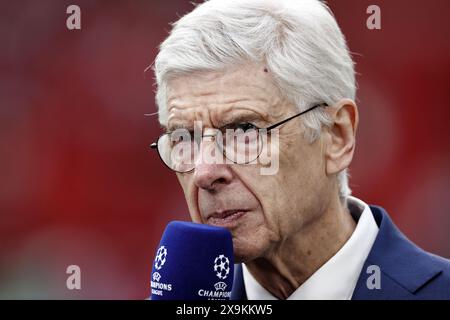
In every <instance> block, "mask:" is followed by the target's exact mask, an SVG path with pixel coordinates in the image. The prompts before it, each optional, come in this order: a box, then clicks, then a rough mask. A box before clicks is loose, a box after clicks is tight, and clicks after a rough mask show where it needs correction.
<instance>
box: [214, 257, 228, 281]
mask: <svg viewBox="0 0 450 320" xmlns="http://www.w3.org/2000/svg"><path fill="white" fill-rule="evenodd" d="M214 271H215V272H216V276H217V277H218V278H219V279H221V280H225V279H226V278H227V277H228V274H229V273H230V260H228V258H227V257H225V255H223V254H221V255H219V256H218V257H216V259H215V260H214Z"/></svg>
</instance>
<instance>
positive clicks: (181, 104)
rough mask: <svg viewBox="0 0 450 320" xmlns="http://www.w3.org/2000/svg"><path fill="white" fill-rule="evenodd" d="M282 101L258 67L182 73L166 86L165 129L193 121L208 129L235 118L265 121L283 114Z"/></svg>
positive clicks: (277, 91)
mask: <svg viewBox="0 0 450 320" xmlns="http://www.w3.org/2000/svg"><path fill="white" fill-rule="evenodd" d="M284 101H285V99H284V97H283V96H282V94H281V92H280V91H279V89H278V87H277V86H276V85H275V83H274V81H273V79H272V77H271V75H270V73H269V72H267V70H266V69H265V67H264V66H262V65H247V66H242V67H240V68H234V69H229V70H225V71H209V72H195V73H192V74H185V75H181V76H177V77H174V78H172V79H171V80H169V81H168V83H167V108H168V121H167V124H168V125H167V129H168V130H171V129H174V128H178V127H187V126H190V125H192V124H193V122H194V121H202V122H205V125H207V126H211V127H219V126H221V125H225V124H228V123H229V122H231V121H235V118H246V117H250V118H252V117H253V118H256V117H259V118H261V121H266V120H268V119H269V118H271V117H274V116H276V114H279V113H283V111H284V110H283V106H281V105H282V104H283V103H282V102H284Z"/></svg>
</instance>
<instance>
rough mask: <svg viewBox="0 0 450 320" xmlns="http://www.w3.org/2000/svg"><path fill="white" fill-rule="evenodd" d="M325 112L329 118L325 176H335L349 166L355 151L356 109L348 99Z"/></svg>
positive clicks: (357, 116) (353, 103)
mask: <svg viewBox="0 0 450 320" xmlns="http://www.w3.org/2000/svg"><path fill="white" fill-rule="evenodd" d="M327 109H328V110H327V112H328V114H329V116H330V118H331V121H332V123H331V126H330V127H329V130H328V135H327V139H326V148H325V169H326V174H327V175H332V174H336V173H338V172H340V171H342V170H344V169H345V168H347V167H348V166H349V165H350V162H351V161H352V159H353V153H354V151H355V139H356V138H355V137H356V129H357V128H358V122H359V115H358V107H357V106H356V104H355V102H354V101H352V100H350V99H342V100H340V101H339V102H338V103H336V104H335V105H333V106H332V107H330V108H327Z"/></svg>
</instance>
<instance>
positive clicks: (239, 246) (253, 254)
mask: <svg viewBox="0 0 450 320" xmlns="http://www.w3.org/2000/svg"><path fill="white" fill-rule="evenodd" d="M247 241H248V240H247ZM233 250H234V263H247V262H250V261H252V260H254V259H256V258H259V257H261V256H262V255H263V252H264V250H263V248H261V247H259V246H258V247H255V244H254V243H253V245H249V244H248V243H239V241H237V240H236V239H233Z"/></svg>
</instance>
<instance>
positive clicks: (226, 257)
mask: <svg viewBox="0 0 450 320" xmlns="http://www.w3.org/2000/svg"><path fill="white" fill-rule="evenodd" d="M233 278H234V259H233V242H232V237H231V233H230V232H229V231H228V230H227V229H225V228H219V227H213V226H208V225H203V224H198V223H192V222H182V221H172V222H170V223H169V224H168V225H167V227H166V230H165V231H164V234H163V236H162V238H161V242H160V243H159V246H158V250H157V252H156V257H155V261H154V262H153V268H152V275H151V281H150V286H151V300H229V299H230V296H231V289H232V286H233Z"/></svg>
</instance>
